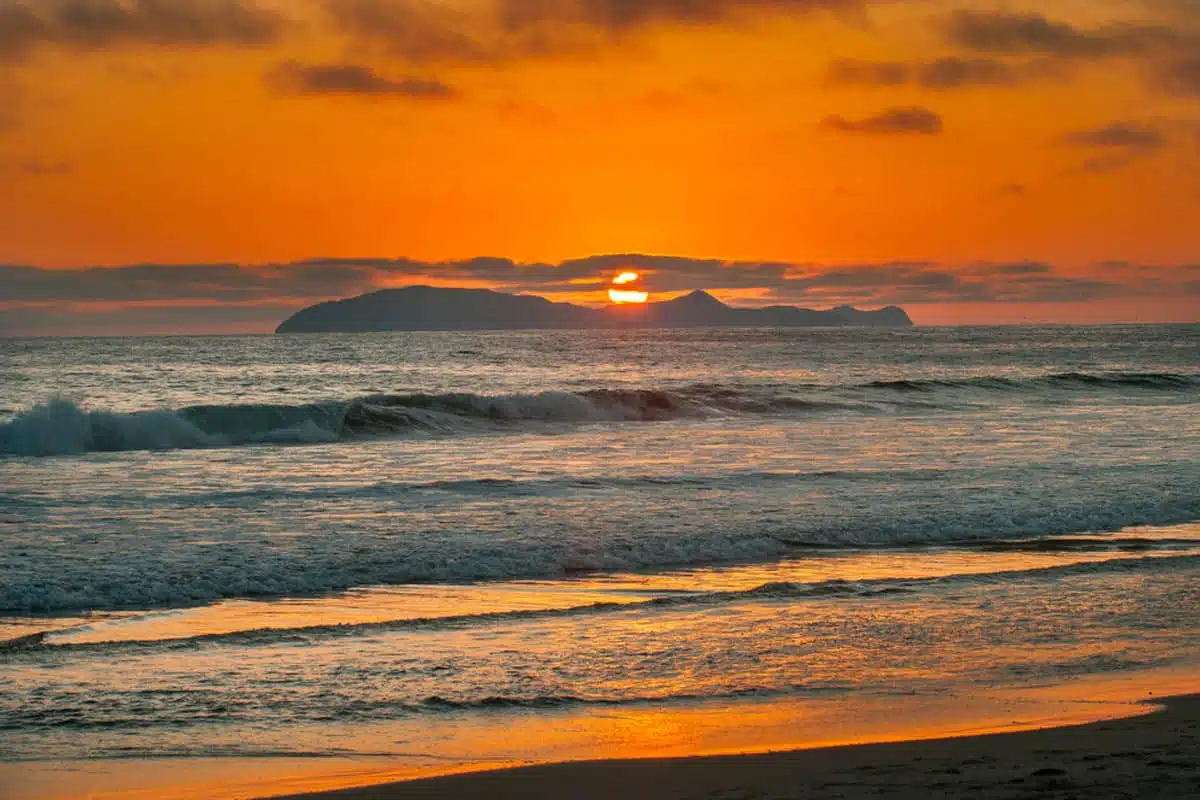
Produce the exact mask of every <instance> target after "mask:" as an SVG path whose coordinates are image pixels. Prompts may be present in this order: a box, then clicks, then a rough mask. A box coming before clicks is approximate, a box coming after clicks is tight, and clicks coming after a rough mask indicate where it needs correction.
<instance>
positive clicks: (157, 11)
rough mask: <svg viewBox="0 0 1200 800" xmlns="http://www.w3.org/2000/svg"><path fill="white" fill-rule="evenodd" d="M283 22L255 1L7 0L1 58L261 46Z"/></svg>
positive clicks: (1, 18)
mask: <svg viewBox="0 0 1200 800" xmlns="http://www.w3.org/2000/svg"><path fill="white" fill-rule="evenodd" d="M284 25H285V20H284V18H283V17H281V16H280V15H279V14H278V13H277V12H276V11H273V10H270V9H267V8H263V7H260V6H259V5H257V4H256V3H255V2H253V1H252V0H3V3H2V4H0V57H5V56H7V57H8V58H20V57H22V56H24V55H26V54H27V53H29V52H30V51H31V50H33V49H34V48H36V47H39V46H42V45H59V46H66V47H73V48H80V49H94V48H104V47H113V46H120V45H156V46H163V47H200V46H206V45H220V44H231V45H261V44H267V43H269V42H273V41H275V40H276V39H278V37H279V36H280V34H281V32H282V30H283V27H284Z"/></svg>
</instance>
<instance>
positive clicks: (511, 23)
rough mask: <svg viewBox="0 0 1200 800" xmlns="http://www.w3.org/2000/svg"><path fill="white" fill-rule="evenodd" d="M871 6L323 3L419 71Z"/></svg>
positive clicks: (626, 0) (343, 24) (822, 2)
mask: <svg viewBox="0 0 1200 800" xmlns="http://www.w3.org/2000/svg"><path fill="white" fill-rule="evenodd" d="M864 4H865V0H495V2H492V3H490V4H486V5H484V6H483V7H482V8H480V9H473V10H472V11H471V12H467V11H465V10H463V9H461V8H455V7H452V6H448V5H446V4H443V3H437V2H431V0H324V8H325V10H326V13H327V14H328V16H329V17H330V18H331V19H332V20H333V22H334V24H335V26H336V27H337V28H338V29H339V30H340V31H342V32H343V33H345V34H347V35H349V36H352V37H354V38H356V39H359V40H362V41H366V42H374V43H376V44H381V45H383V46H384V47H385V48H386V49H387V50H388V51H389V52H390V53H391V54H393V55H395V56H398V57H401V58H404V59H407V60H409V61H412V62H414V63H436V62H462V63H495V62H502V61H508V60H513V59H517V58H529V57H549V56H560V55H564V54H578V53H584V52H590V51H591V50H594V49H595V48H596V47H598V46H600V45H602V44H604V43H606V42H611V41H612V40H614V39H620V38H621V37H624V36H626V35H627V34H629V33H631V32H633V31H635V30H638V29H640V28H644V27H648V26H651V25H655V24H660V23H661V24H672V23H674V24H688V25H710V24H718V23H724V22H728V21H731V20H736V19H739V18H742V17H750V16H752V15H754V14H771V13H774V14H798V13H806V12H813V11H831V12H835V13H845V14H859V13H861V11H862V9H863V7H864Z"/></svg>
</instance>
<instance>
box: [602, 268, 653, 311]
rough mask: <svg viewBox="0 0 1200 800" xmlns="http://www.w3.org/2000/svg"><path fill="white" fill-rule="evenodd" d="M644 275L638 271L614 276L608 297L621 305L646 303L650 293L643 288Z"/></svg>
mask: <svg viewBox="0 0 1200 800" xmlns="http://www.w3.org/2000/svg"><path fill="white" fill-rule="evenodd" d="M641 281H642V276H641V275H639V274H638V273H636V272H622V273H621V274H620V275H618V276H617V277H615V278H613V282H612V286H611V287H610V288H609V290H608V299H609V300H611V301H613V302H614V303H616V304H617V305H619V306H624V305H632V304H637V303H644V302H646V301H647V300H649V299H650V293H649V292H646V291H643V290H642V283H641Z"/></svg>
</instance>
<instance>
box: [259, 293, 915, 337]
mask: <svg viewBox="0 0 1200 800" xmlns="http://www.w3.org/2000/svg"><path fill="white" fill-rule="evenodd" d="M912 324H913V323H912V320H911V319H909V317H908V314H906V313H905V312H904V309H902V308H897V307H896V306H889V307H887V308H882V309H880V310H878V311H859V310H858V309H855V308H851V307H849V306H842V307H840V308H834V309H831V310H829V311H814V310H812V309H808V308H797V307H795V306H770V307H768V308H734V307H732V306H727V305H725V304H724V303H722V302H721V301H720V300H718V299H717V298H715V297H713V296H712V295H710V294H708V293H707V292H702V291H695V292H692V293H691V294H689V295H685V296H683V297H678V298H676V299H674V300H666V301H663V302H661V303H645V304H643V305H623V306H617V305H614V306H609V307H607V308H586V307H584V306H577V305H571V304H570V303H552V302H550V301H549V300H547V299H545V298H544V297H536V296H533V295H512V294H503V293H501V292H493V291H489V290H487V289H437V288H433V287H430V286H409V287H405V288H403V289H384V290H382V291H378V292H372V293H371V294H364V295H361V296H359V297H352V298H348V299H346V300H332V301H329V302H326V303H318V304H317V305H315V306H310V307H308V308H306V309H304V310H302V311H299V312H297V313H296V314H294V315H293V316H292V317H290V318H289V319H287V320H285V321H284V322H283V324H281V325H280V326H279V328H278V329H276V331H275V332H276V333H373V332H383V331H464V330H533V329H589V328H803V327H851V326H863V327H908V326H911V325H912Z"/></svg>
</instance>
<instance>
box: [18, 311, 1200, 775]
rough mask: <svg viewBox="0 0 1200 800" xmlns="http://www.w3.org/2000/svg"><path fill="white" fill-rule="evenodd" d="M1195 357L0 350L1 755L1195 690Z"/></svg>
mask: <svg viewBox="0 0 1200 800" xmlns="http://www.w3.org/2000/svg"><path fill="white" fill-rule="evenodd" d="M1197 342H1198V339H1197V329H1196V328H1195V327H1194V326H1193V327H1187V326H1183V327H1169V326H1163V327H1127V328H1052V329H1050V328H1047V329H1035V328H1002V329H930V330H924V329H916V330H897V331H890V330H873V331H862V330H838V331H827V330H813V331H806V330H787V331H668V332H662V331H652V332H566V333H564V332H554V333H495V334H395V335H378V336H372V335H368V336H295V337H244V338H242V337H230V338H194V339H185V338H151V339H106V340H7V341H0V375H3V376H5V377H4V378H3V380H0V408H3V409H4V411H3V412H0V453H2V454H0V475H2V478H3V479H2V480H0V615H2V616H0V640H3V641H4V642H5V644H0V680H3V682H4V685H5V687H6V691H5V692H4V693H3V694H0V731H2V735H0V757H3V758H4V759H6V760H10V761H13V760H18V761H26V762H28V761H43V760H62V759H124V758H148V757H161V756H178V757H189V758H201V757H211V756H221V757H229V756H248V755H251V756H263V755H273V756H287V755H305V756H311V755H314V754H315V755H333V754H341V755H345V754H347V753H358V754H360V755H364V756H365V755H372V756H383V755H394V754H396V753H399V752H410V751H412V750H413V749H414V748H416V749H418V750H422V751H424V752H428V751H430V749H431V748H433V749H436V743H437V742H438V741H443V740H444V737H451V736H452V734H451V731H454V730H458V731H461V730H463V729H469V728H471V727H472V726H476V725H484V724H485V723H486V724H489V725H493V724H494V723H495V720H496V719H497V715H499V716H500V718H505V717H506V715H507V716H510V717H513V718H514V719H515V718H517V717H520V716H522V715H526V716H527V715H530V714H533V715H539V714H557V713H561V711H562V710H563V709H589V708H597V709H614V710H620V709H629V710H631V711H632V710H634V709H646V708H655V707H659V706H662V707H667V706H670V707H682V706H686V705H689V704H696V703H701V704H703V703H706V702H711V701H714V700H721V701H725V700H729V699H734V700H737V699H747V700H755V701H761V700H764V699H782V700H784V701H788V700H795V699H803V700H805V701H807V700H809V699H811V700H813V701H814V702H820V701H822V699H825V698H872V697H874V698H887V697H890V696H895V695H897V694H901V693H913V692H916V693H919V694H924V695H928V696H930V697H933V696H941V695H945V694H953V693H955V692H964V691H997V690H1003V689H1005V688H1011V687H1016V686H1027V685H1030V684H1034V683H1039V682H1054V681H1063V680H1067V679H1074V678H1080V677H1089V676H1096V675H1108V674H1121V673H1122V672H1125V671H1129V670H1144V669H1148V668H1163V667H1171V666H1178V665H1187V664H1195V663H1196V661H1197V655H1198V652H1197V647H1196V645H1195V642H1196V641H1200V596H1198V592H1200V589H1197V586H1200V583H1197V577H1198V575H1200V526H1198V525H1197V524H1196V523H1197V522H1198V521H1200V500H1198V498H1200V414H1197V411H1198V410H1200V371H1198V364H1200V359H1198V355H1200V348H1198V347H1197ZM39 404H40V405H39ZM839 702H842V701H839ZM368 725H369V726H372V728H373V729H378V730H382V731H389V732H390V733H386V734H383V735H372V736H369V737H366V736H357V735H355V731H358V730H360V729H361V728H362V726H368ZM454 735H457V734H454ZM439 737H442V738H439ZM381 742H383V743H384V744H381ZM387 742H392V744H386V743H387Z"/></svg>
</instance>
